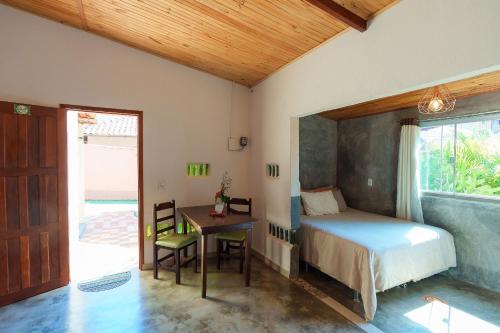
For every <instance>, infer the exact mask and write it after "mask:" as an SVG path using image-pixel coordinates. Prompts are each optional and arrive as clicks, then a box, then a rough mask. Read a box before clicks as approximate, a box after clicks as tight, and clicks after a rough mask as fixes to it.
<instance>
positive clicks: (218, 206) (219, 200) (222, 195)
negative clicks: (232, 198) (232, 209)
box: [215, 171, 233, 214]
mask: <svg viewBox="0 0 500 333" xmlns="http://www.w3.org/2000/svg"><path fill="white" fill-rule="evenodd" d="M232 181H233V180H232V179H231V177H229V174H228V172H227V171H226V172H224V175H223V176H222V181H221V183H220V191H218V192H217V193H215V213H216V214H222V213H223V212H224V206H225V205H226V204H227V202H228V200H229V197H228V196H227V193H228V191H229V188H230V187H231V182H232Z"/></svg>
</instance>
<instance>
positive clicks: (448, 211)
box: [422, 195, 500, 291]
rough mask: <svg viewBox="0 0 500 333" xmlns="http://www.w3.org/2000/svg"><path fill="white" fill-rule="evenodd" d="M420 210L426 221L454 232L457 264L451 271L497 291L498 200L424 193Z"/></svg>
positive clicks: (499, 263) (499, 277)
mask: <svg viewBox="0 0 500 333" xmlns="http://www.w3.org/2000/svg"><path fill="white" fill-rule="evenodd" d="M422 210H423V212H424V219H425V223H427V224H430V225H434V226H437V227H441V228H443V229H446V230H448V231H449V232H450V233H451V234H452V235H453V236H454V241H455V248H456V250H457V251H456V252H457V268H456V269H451V270H450V275H452V276H454V277H457V278H459V279H462V280H466V281H467V282H470V283H473V284H476V285H480V286H484V287H486V288H489V289H493V290H496V291H500V267H499V266H500V202H487V201H470V200H465V199H462V198H459V197H449V198H447V197H443V196H433V195H426V196H424V197H423V198H422Z"/></svg>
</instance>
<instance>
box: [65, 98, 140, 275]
mask: <svg viewBox="0 0 500 333" xmlns="http://www.w3.org/2000/svg"><path fill="white" fill-rule="evenodd" d="M59 109H60V110H62V111H63V112H64V115H66V114H67V112H68V111H81V112H93V113H107V114H117V115H126V116H136V117H137V173H138V174H137V191H138V193H137V194H138V195H137V198H138V200H137V201H138V202H137V205H138V215H139V216H138V217H139V221H138V222H139V228H138V237H139V269H140V270H143V269H144V268H143V266H144V175H143V133H144V132H143V117H142V115H143V112H142V111H137V110H125V109H113V108H101V107H95V106H83V105H72V104H60V106H59ZM64 127H65V129H66V130H67V123H66V122H65V123H64ZM64 141H65V142H64V150H65V152H64V156H67V149H68V147H67V138H66V137H65V140H64ZM68 228H69V225H68ZM68 262H69V261H68Z"/></svg>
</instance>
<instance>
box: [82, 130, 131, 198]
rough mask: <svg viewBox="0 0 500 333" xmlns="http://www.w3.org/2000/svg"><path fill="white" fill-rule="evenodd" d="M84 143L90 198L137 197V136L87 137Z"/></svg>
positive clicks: (85, 175) (86, 183) (85, 171)
mask: <svg viewBox="0 0 500 333" xmlns="http://www.w3.org/2000/svg"><path fill="white" fill-rule="evenodd" d="M80 144H81V145H82V146H83V147H82V148H83V149H82V150H83V154H82V155H81V156H80V158H81V159H83V171H84V184H85V199H86V200H137V194H138V191H137V137H135V136H93V135H89V136H88V137H87V143H86V144H84V143H83V141H80Z"/></svg>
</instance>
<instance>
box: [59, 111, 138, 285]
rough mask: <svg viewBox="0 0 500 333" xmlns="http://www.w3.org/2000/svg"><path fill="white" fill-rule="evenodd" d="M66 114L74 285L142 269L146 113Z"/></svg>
mask: <svg viewBox="0 0 500 333" xmlns="http://www.w3.org/2000/svg"><path fill="white" fill-rule="evenodd" d="M66 109H67V129H68V188H69V195H68V197H69V205H68V208H69V217H70V218H69V243H70V271H71V280H72V281H74V282H81V281H88V280H92V279H97V278H100V277H103V276H108V275H112V274H117V273H123V272H127V271H130V270H132V269H136V268H137V267H140V266H141V264H142V237H140V235H142V218H141V216H142V211H141V208H140V207H141V205H140V195H141V189H140V186H139V185H140V184H141V183H140V181H139V180H140V179H139V178H142V177H140V176H139V175H140V170H139V169H140V162H139V161H140V160H141V158H140V155H141V147H140V144H139V142H140V141H141V140H139V124H140V120H141V119H140V114H137V113H125V112H117V111H115V110H112V111H110V110H107V109H103V110H100V109H94V108H91V110H88V109H87V108H71V107H68V108H66Z"/></svg>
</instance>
